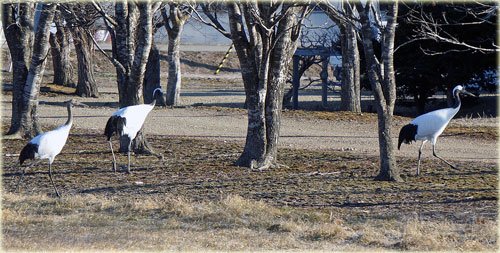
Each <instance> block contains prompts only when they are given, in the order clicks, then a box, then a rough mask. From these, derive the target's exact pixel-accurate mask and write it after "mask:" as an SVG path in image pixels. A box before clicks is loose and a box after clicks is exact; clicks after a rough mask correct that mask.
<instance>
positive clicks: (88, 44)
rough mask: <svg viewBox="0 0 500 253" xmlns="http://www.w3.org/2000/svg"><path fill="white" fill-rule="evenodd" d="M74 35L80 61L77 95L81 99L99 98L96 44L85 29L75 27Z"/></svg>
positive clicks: (77, 56)
mask: <svg viewBox="0 0 500 253" xmlns="http://www.w3.org/2000/svg"><path fill="white" fill-rule="evenodd" d="M72 34H73V44H74V45H75V51H76V58H77V60H78V83H77V85H76V95H78V96H80V97H94V98H96V97H99V91H98V88H97V83H96V81H95V79H94V57H93V53H94V44H93V42H92V38H91V37H90V36H91V35H90V34H88V32H87V31H85V28H83V27H74V28H73V29H72Z"/></svg>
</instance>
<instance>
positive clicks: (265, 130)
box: [228, 2, 305, 169]
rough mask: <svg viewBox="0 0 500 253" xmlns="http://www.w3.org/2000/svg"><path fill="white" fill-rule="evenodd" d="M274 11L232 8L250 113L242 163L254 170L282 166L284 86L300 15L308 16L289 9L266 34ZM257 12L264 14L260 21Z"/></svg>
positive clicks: (248, 6) (244, 6) (262, 7)
mask: <svg viewBox="0 0 500 253" xmlns="http://www.w3.org/2000/svg"><path fill="white" fill-rule="evenodd" d="M274 7H275V6H273V7H272V8H274ZM272 8H271V5H270V4H259V5H257V4H256V3H255V2H250V3H244V4H229V5H228V10H229V20H230V22H229V25H230V29H231V35H232V41H233V43H234V46H235V49H236V53H237V55H238V59H239V61H240V66H241V71H242V78H243V83H244V86H245V94H246V104H247V110H248V128H247V136H246V141H245V147H244V149H243V152H242V154H241V156H240V157H239V158H238V160H237V161H236V164H237V165H238V166H245V167H250V168H252V169H254V168H257V169H267V168H270V167H274V166H276V165H277V144H278V139H279V128H280V123H281V108H282V99H283V90H284V84H285V81H286V74H287V71H288V68H289V64H290V62H291V59H292V56H293V53H294V52H295V48H296V46H297V39H298V34H299V32H300V22H301V21H299V19H298V16H299V15H300V10H303V11H305V9H303V7H292V6H289V5H286V4H285V5H283V6H282V10H281V14H280V16H279V18H278V19H279V20H280V21H279V22H278V23H277V24H276V25H275V27H273V28H272V29H269V30H266V29H262V26H266V25H270V23H271V16H272V14H271V13H272V11H271V10H272ZM255 13H260V16H259V18H258V19H257V18H255V16H254V14H255ZM243 16H244V17H245V19H244V20H243V18H242V17H243ZM247 33H248V34H247ZM247 38H248V39H247Z"/></svg>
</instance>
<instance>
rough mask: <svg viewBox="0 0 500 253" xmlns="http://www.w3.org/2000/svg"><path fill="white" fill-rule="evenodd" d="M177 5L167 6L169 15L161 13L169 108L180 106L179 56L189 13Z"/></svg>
mask: <svg viewBox="0 0 500 253" xmlns="http://www.w3.org/2000/svg"><path fill="white" fill-rule="evenodd" d="M179 7H180V6H179V4H177V3H173V4H169V15H167V14H166V12H163V20H164V23H165V28H166V30H167V33H168V55H167V61H168V82H167V98H166V103H167V105H169V106H175V105H179V104H180V94H181V84H182V79H181V55H180V44H181V34H182V30H183V28H184V24H185V23H186V21H187V20H188V19H189V17H190V14H191V11H188V12H183V11H182V10H181V9H180V8H179Z"/></svg>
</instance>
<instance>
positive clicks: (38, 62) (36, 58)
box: [21, 3, 56, 137]
mask: <svg viewBox="0 0 500 253" xmlns="http://www.w3.org/2000/svg"><path fill="white" fill-rule="evenodd" d="M55 9H56V4H54V3H44V4H43V6H42V8H41V13H40V18H39V23H38V28H37V31H36V33H35V41H34V45H33V55H32V57H31V63H30V68H29V71H28V77H27V78H26V85H25V86H24V92H23V107H22V111H21V113H22V117H21V124H22V128H23V129H24V130H25V133H24V136H29V137H32V136H34V135H36V134H38V133H40V132H41V129H40V126H39V125H38V116H37V107H38V93H39V92H40V83H41V82H42V77H43V70H44V67H45V62H46V61H45V60H46V58H47V55H48V53H49V35H50V31H49V29H50V25H51V23H52V20H53V19H54V12H55Z"/></svg>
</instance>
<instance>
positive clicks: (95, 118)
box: [2, 89, 498, 162]
mask: <svg viewBox="0 0 500 253" xmlns="http://www.w3.org/2000/svg"><path fill="white" fill-rule="evenodd" d="M101 92H102V94H103V95H102V97H101V98H98V99H95V98H78V100H79V101H81V102H83V103H86V104H88V105H90V106H89V107H85V108H81V107H78V108H75V110H74V111H75V112H74V115H75V123H74V124H75V125H74V126H75V127H76V128H82V129H94V130H98V131H102V130H103V129H104V126H105V124H106V121H107V119H108V117H109V115H111V114H112V113H113V112H114V111H115V110H116V108H117V104H116V103H115V102H114V101H117V94H116V93H115V92H114V91H113V89H104V90H101ZM70 98H71V97H70V96H65V95H57V96H54V94H42V96H41V98H40V100H41V105H40V106H39V118H40V120H41V123H42V126H47V125H53V124H62V123H64V121H65V117H66V109H65V108H64V107H63V106H60V104H59V103H56V102H61V101H65V100H67V99H70ZM182 98H183V103H184V104H186V105H192V104H196V103H203V104H206V105H216V104H217V103H220V104H221V105H226V104H231V103H238V102H239V103H241V102H242V101H244V97H243V93H242V92H241V91H231V90H229V91H224V92H222V91H221V90H200V89H191V90H189V89H188V90H184V92H183V95H182ZM301 99H302V100H307V99H308V98H307V97H306V96H304V97H301ZM10 101H11V96H10V95H4V96H3V97H2V114H3V118H4V120H10V110H11V107H10ZM4 122H5V121H4ZM452 122H455V124H463V125H467V124H474V125H488V126H491V125H495V124H496V122H497V119H495V118H493V119H492V118H486V119H474V120H464V119H457V120H453V121H452ZM404 123H405V122H398V123H397V125H396V126H395V129H394V131H393V134H394V138H395V139H397V134H398V132H399V128H400V127H401V126H402V124H404ZM145 126H146V130H145V131H146V133H155V134H160V135H170V136H186V137H192V138H208V139H214V140H220V141H237V142H244V140H245V135H246V126H247V118H246V113H245V111H244V110H227V109H223V110H217V109H207V108H206V107H203V108H200V107H190V106H187V107H186V108H173V109H165V108H156V109H155V110H154V111H153V112H152V114H151V115H150V116H149V117H148V119H147V121H146V124H145ZM376 129H377V124H376V122H375V121H368V122H349V121H343V120H336V121H331V120H321V119H314V118H301V117H293V116H287V114H285V116H284V118H283V123H282V128H281V133H282V136H281V138H280V145H281V146H282V147H289V148H297V149H309V150H344V151H348V152H354V153H356V154H366V155H377V154H378V139H377V131H376ZM103 140H104V139H103ZM418 145H419V144H415V143H414V144H413V145H411V146H408V145H404V146H403V147H402V148H401V150H400V151H396V154H397V156H401V157H415V158H416V156H417V152H418V151H417V150H418ZM437 151H438V154H440V155H441V156H443V157H446V158H447V159H450V160H462V161H475V160H480V161H485V162H495V161H496V160H497V159H498V152H497V141H496V140H485V139H483V138H480V139H474V138H467V137H461V136H443V137H441V138H440V139H439V140H438V144H437ZM431 156H432V151H431V146H430V145H427V146H426V148H425V150H424V155H423V157H424V158H429V157H431Z"/></svg>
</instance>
